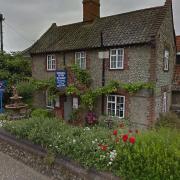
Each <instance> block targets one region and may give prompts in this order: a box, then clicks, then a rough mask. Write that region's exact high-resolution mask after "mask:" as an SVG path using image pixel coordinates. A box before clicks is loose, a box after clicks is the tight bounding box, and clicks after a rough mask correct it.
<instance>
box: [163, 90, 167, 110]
mask: <svg viewBox="0 0 180 180" xmlns="http://www.w3.org/2000/svg"><path fill="white" fill-rule="evenodd" d="M167 99H168V97H167V92H164V93H163V100H162V112H163V113H166V112H167Z"/></svg>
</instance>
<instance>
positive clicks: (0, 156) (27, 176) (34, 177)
mask: <svg viewBox="0 0 180 180" xmlns="http://www.w3.org/2000/svg"><path fill="white" fill-rule="evenodd" d="M0 180H50V179H49V178H47V177H46V176H43V175H41V174H40V173H38V172H36V171H35V170H33V169H32V168H30V167H28V166H26V165H24V164H23V163H21V162H19V161H17V160H15V159H13V158H11V157H10V156H8V155H6V154H4V153H2V152H0Z"/></svg>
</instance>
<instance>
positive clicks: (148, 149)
mask: <svg viewBox="0 0 180 180" xmlns="http://www.w3.org/2000/svg"><path fill="white" fill-rule="evenodd" d="M4 128H5V129H6V130H8V131H9V132H11V133H12V134H14V135H16V136H17V137H19V138H25V139H29V140H31V141H32V142H34V143H36V144H40V145H42V146H43V147H45V148H47V149H48V150H49V152H51V154H50V155H49V156H48V158H47V162H49V164H52V163H53V160H54V154H60V155H64V156H67V157H69V158H72V159H74V160H76V161H77V162H80V163H81V164H82V165H84V166H86V167H91V168H96V169H98V170H102V171H110V172H113V173H114V174H115V175H118V176H120V177H124V178H125V179H133V180H136V179H137V180H141V179H142V180H146V179H147V180H151V179H157V180H159V179H173V180H174V179H179V178H180V132H179V131H177V130H175V129H170V128H160V129H158V130H151V131H146V132H139V133H140V134H138V135H135V134H134V132H128V131H129V130H128V129H125V128H124V127H123V126H122V129H116V130H117V135H113V134H114V131H113V132H112V131H110V130H108V129H107V128H101V127H93V128H91V129H90V128H84V129H83V128H79V127H70V126H68V125H67V124H65V123H63V122H62V121H59V120H57V119H49V118H37V117H36V118H32V119H29V120H25V121H15V122H6V124H4ZM116 128H117V127H116ZM123 134H128V137H132V136H134V137H136V142H135V144H131V143H130V142H129V139H128V141H127V142H123V140H122V135H123ZM117 139H119V141H117ZM115 142H116V143H115ZM102 148H103V149H102ZM104 148H105V149H104ZM112 155H115V156H114V157H112ZM109 157H110V158H113V160H111V161H110V159H109ZM109 161H110V162H112V163H111V164H110V163H109Z"/></svg>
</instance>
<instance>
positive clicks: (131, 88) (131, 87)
mask: <svg viewBox="0 0 180 180" xmlns="http://www.w3.org/2000/svg"><path fill="white" fill-rule="evenodd" d="M121 87H122V88H123V89H125V90H126V91H128V92H129V93H136V92H138V91H139V90H141V89H154V85H153V84H152V83H142V82H137V83H127V84H122V86H121Z"/></svg>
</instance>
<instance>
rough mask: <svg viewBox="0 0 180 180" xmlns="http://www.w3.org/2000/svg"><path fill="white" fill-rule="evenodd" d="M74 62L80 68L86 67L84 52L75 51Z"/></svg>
mask: <svg viewBox="0 0 180 180" xmlns="http://www.w3.org/2000/svg"><path fill="white" fill-rule="evenodd" d="M75 63H76V64H77V65H78V66H79V67H80V68H81V69H86V53H85V52H76V53H75Z"/></svg>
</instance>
